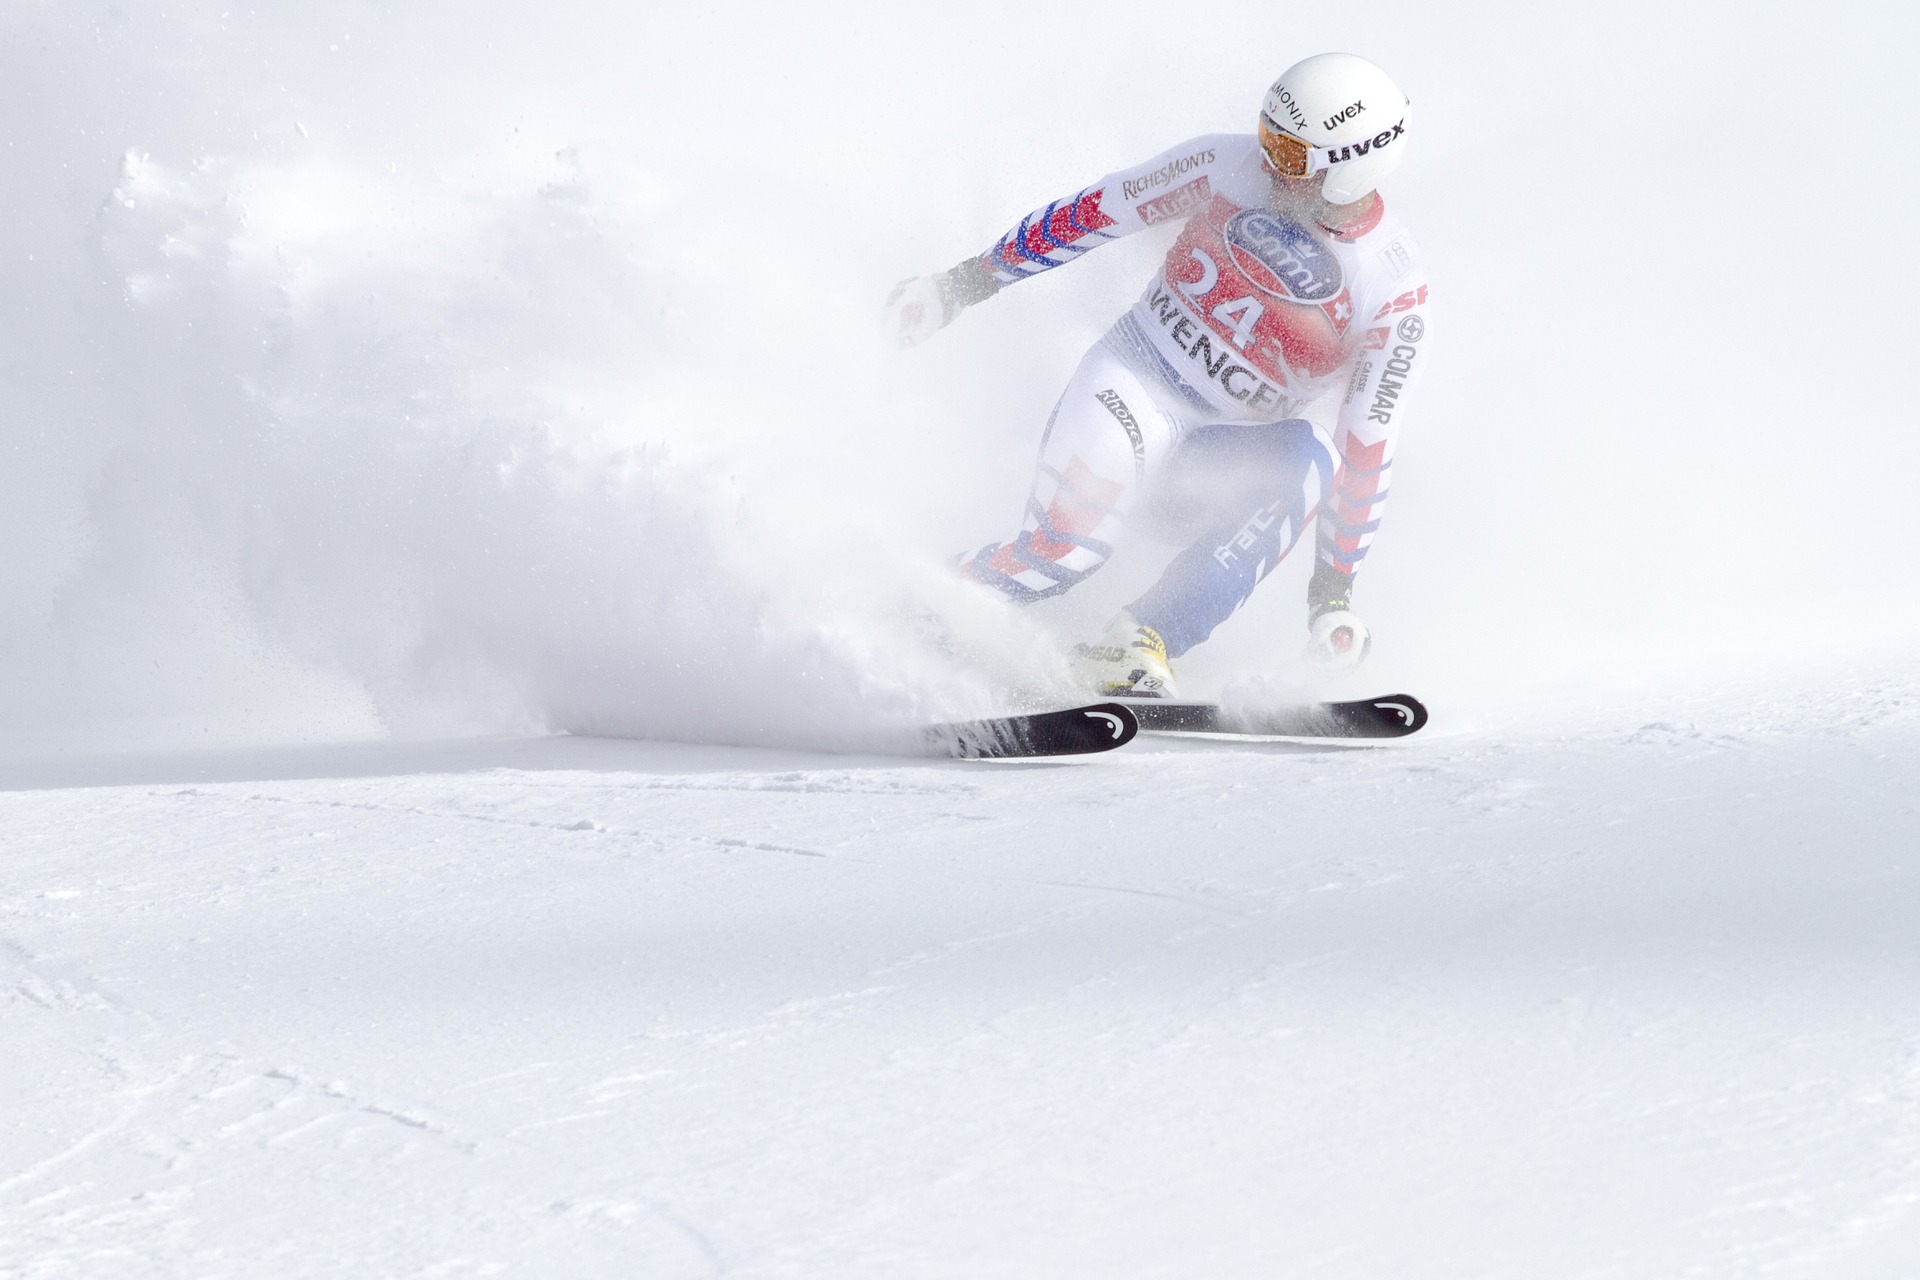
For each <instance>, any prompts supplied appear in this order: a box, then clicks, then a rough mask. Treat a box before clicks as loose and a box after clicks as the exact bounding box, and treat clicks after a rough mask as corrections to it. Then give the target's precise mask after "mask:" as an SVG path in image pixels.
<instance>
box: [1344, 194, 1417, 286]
mask: <svg viewBox="0 0 1920 1280" xmlns="http://www.w3.org/2000/svg"><path fill="white" fill-rule="evenodd" d="M1378 215H1379V216H1378V217H1375V218H1370V219H1368V220H1367V223H1366V225H1364V226H1361V227H1357V228H1355V229H1354V230H1353V231H1352V232H1351V233H1348V234H1344V235H1340V236H1339V239H1340V240H1341V241H1342V242H1344V243H1343V248H1344V250H1345V254H1346V256H1347V259H1348V261H1349V262H1350V263H1351V264H1352V272H1353V279H1354V285H1355V289H1354V293H1355V295H1356V301H1359V302H1362V303H1365V302H1367V301H1368V300H1373V301H1376V302H1377V301H1381V300H1393V299H1397V298H1398V297H1399V296H1400V295H1401V294H1404V293H1407V292H1409V291H1413V292H1414V293H1416V294H1417V295H1418V296H1420V297H1421V299H1422V301H1424V300H1425V295H1426V292H1427V289H1426V285H1427V265H1426V260H1425V259H1424V258H1423V257H1422V255H1421V253H1420V242H1419V241H1418V240H1416V239H1414V236H1413V232H1412V230H1410V229H1409V228H1408V226H1407V224H1406V222H1405V220H1403V219H1402V218H1401V217H1400V215H1399V214H1397V213H1395V212H1394V211H1393V209H1392V208H1391V207H1390V206H1388V205H1387V203H1386V201H1385V199H1384V198H1383V199H1382V200H1381V201H1380V203H1379V206H1378Z"/></svg>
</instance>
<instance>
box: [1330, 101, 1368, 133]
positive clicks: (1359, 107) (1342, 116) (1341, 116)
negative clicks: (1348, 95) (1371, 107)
mask: <svg viewBox="0 0 1920 1280" xmlns="http://www.w3.org/2000/svg"><path fill="white" fill-rule="evenodd" d="M1366 109H1367V104H1366V103H1364V102H1356V103H1354V104H1353V105H1352V106H1350V107H1347V108H1346V109H1345V110H1342V111H1337V112H1335V113H1334V114H1333V115H1330V116H1328V117H1327V118H1326V119H1325V120H1322V121H1321V122H1320V124H1321V126H1322V127H1323V128H1325V129H1326V130H1327V131H1328V132H1329V133H1331V132H1332V131H1333V130H1335V129H1338V128H1339V127H1340V126H1341V125H1343V124H1345V123H1346V122H1347V121H1349V120H1351V119H1353V118H1354V117H1355V116H1357V115H1359V114H1360V113H1361V112H1362V111H1365V110H1366Z"/></svg>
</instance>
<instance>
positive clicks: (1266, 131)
mask: <svg viewBox="0 0 1920 1280" xmlns="http://www.w3.org/2000/svg"><path fill="white" fill-rule="evenodd" d="M1260 149H1261V150H1262V151H1264V152H1266V153H1267V163H1268V164H1270V165H1272V166H1273V170H1274V172H1275V173H1278V174H1280V175H1281V176H1282V177H1287V178H1304V177H1306V176H1307V173H1308V171H1309V166H1310V165H1311V164H1312V162H1313V152H1312V151H1310V150H1309V149H1308V147H1307V144H1306V143H1304V142H1302V141H1300V139H1298V138H1296V137H1294V136H1293V135H1292V134H1290V133H1281V132H1280V131H1279V130H1278V129H1275V128H1273V127H1272V126H1271V125H1269V124H1267V122H1266V121H1264V120H1262V121H1261V122H1260Z"/></svg>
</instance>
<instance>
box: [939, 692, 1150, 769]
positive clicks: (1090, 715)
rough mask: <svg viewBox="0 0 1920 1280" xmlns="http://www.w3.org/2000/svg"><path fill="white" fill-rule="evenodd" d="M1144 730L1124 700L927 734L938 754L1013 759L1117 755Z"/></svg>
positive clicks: (951, 726)
mask: <svg viewBox="0 0 1920 1280" xmlns="http://www.w3.org/2000/svg"><path fill="white" fill-rule="evenodd" d="M1139 732H1140V721H1139V719H1138V718H1136V717H1135V715H1134V714H1133V712H1132V710H1130V709H1129V708H1128V707H1126V706H1124V705H1123V704H1121V703H1118V702H1099V703H1093V704H1090V705H1088V706H1084V707H1069V708H1067V709H1065V710H1063V711H1040V712H1033V713H1030V714H1026V715H1011V716H994V717H992V718H990V719H986V720H966V721H960V722H956V723H952V724H937V725H933V726H932V727H930V728H929V729H927V731H926V736H927V743H928V745H929V746H930V747H931V748H932V749H933V750H934V751H935V753H936V754H940V755H949V756H954V757H956V758H958V759H961V760H1013V759H1022V758H1031V757H1039V756H1071V755H1087V754H1089V753H1092V752H1096V751H1112V750H1113V749H1114V748H1115V747H1124V746H1126V745H1127V743H1129V742H1132V741H1133V739H1134V736H1135V735H1136V734H1138V733H1139Z"/></svg>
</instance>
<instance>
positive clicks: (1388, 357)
mask: <svg viewBox="0 0 1920 1280" xmlns="http://www.w3.org/2000/svg"><path fill="white" fill-rule="evenodd" d="M1432 344H1433V319H1432V313H1431V311H1430V309H1429V307H1428V304H1427V286H1426V282H1425V280H1424V279H1421V278H1418V277H1409V278H1407V279H1403V280H1402V281H1400V282H1399V289H1398V292H1396V293H1394V294H1393V295H1392V296H1391V297H1390V298H1389V299H1388V301H1387V302H1385V303H1384V304H1382V305H1381V306H1380V307H1379V308H1378V310H1377V313H1376V314H1375V316H1374V317H1373V321H1372V324H1371V325H1370V326H1369V327H1368V329H1367V334H1366V337H1365V338H1364V339H1363V340H1362V345H1361V348H1360V352H1359V354H1358V356H1357V357H1356V362H1355V366H1354V370H1353V376H1352V379H1351V380H1350V381H1349V382H1348V384H1347V396H1346V400H1345V401H1344V402H1343V403H1342V405H1341V409H1340V416H1339V419H1338V423H1337V425H1336V427H1335V430H1334V444H1335V446H1336V447H1337V448H1338V449H1339V451H1340V465H1339V470H1338V473H1337V474H1336V475H1335V477H1334V482H1333V489H1332V492H1331V493H1329V494H1328V495H1327V496H1326V498H1325V500H1324V501H1323V502H1322V504H1321V508H1320V528H1319V559H1318V562H1317V563H1316V564H1315V565H1314V571H1313V577H1312V579H1311V581H1310V582H1309V583H1308V587H1307V606H1308V611H1309V624H1310V625H1311V624H1312V623H1313V622H1316V621H1318V620H1319V619H1320V618H1321V617H1322V616H1324V615H1328V614H1331V613H1334V612H1338V611H1343V610H1346V609H1348V607H1349V605H1350V604H1351V602H1352V599H1353V579H1354V575H1355V573H1357V572H1358V571H1359V568H1360V562H1361V561H1362V560H1364V559H1366V556H1367V550H1368V548H1370V547H1371V546H1372V545H1373V536H1374V534H1375V532H1377V531H1378V530H1379V528H1380V517H1381V515H1382V514H1383V513H1384V512H1385V510H1386V505H1387V493H1388V490H1389V488H1390V484H1389V481H1390V479H1391V476H1392V473H1393V455H1394V447H1395V445H1396V443H1397V442H1398V440H1399V436H1400V431H1401V428H1402V427H1403V426H1404V425H1405V423H1406V418H1407V414H1408V412H1409V411H1410V409H1411V405H1412V401H1413V399H1414V395H1415V389H1416V385H1417V384H1418V382H1419V381H1420V377H1421V375H1422V373H1423V372H1424V371H1425V369H1426V366H1427V364H1428V362H1429V360H1430V358H1431V357H1430V354H1429V352H1430V348H1431V347H1432Z"/></svg>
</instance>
